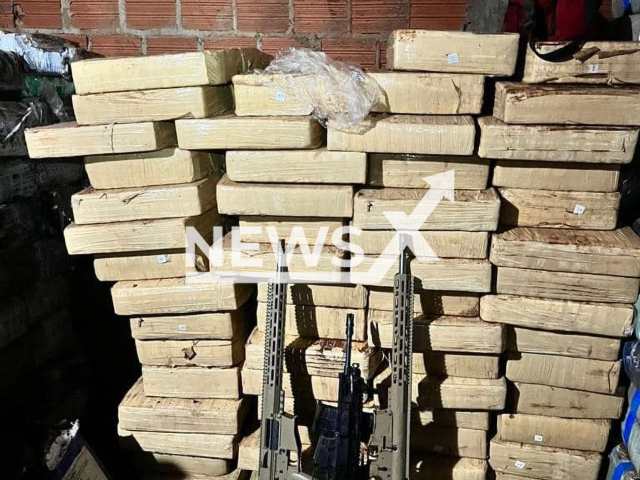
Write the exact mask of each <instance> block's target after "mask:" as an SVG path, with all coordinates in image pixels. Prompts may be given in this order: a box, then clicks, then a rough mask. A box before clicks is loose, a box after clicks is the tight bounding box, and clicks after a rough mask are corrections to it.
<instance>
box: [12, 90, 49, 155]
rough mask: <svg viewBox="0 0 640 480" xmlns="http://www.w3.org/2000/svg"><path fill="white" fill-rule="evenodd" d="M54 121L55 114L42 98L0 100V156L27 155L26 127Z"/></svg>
mask: <svg viewBox="0 0 640 480" xmlns="http://www.w3.org/2000/svg"><path fill="white" fill-rule="evenodd" d="M52 123H56V116H55V114H54V113H53V111H52V110H51V107H50V106H49V104H48V103H47V102H46V101H44V100H39V99H35V100H31V101H29V102H0V157H16V156H25V155H27V145H26V142H25V140H24V131H25V129H26V128H30V127H38V126H42V125H50V124H52Z"/></svg>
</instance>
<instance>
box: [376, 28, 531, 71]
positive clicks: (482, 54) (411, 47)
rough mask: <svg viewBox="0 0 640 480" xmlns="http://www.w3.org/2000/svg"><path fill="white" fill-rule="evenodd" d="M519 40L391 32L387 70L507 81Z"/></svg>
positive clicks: (514, 37) (466, 34) (507, 35)
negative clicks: (491, 77)
mask: <svg viewBox="0 0 640 480" xmlns="http://www.w3.org/2000/svg"><path fill="white" fill-rule="evenodd" d="M519 38H520V36H519V35H517V34H514V33H505V34H497V35H496V34H476V33H469V32H445V31H433V30H394V31H393V32H392V33H391V36H390V37H389V42H388V45H387V68H389V69H391V70H425V71H431V72H455V73H476V74H481V75H499V76H506V77H510V76H511V75H513V73H514V71H515V67H516V60H517V58H518V40H519Z"/></svg>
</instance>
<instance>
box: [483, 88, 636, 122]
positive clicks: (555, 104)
mask: <svg viewBox="0 0 640 480" xmlns="http://www.w3.org/2000/svg"><path fill="white" fill-rule="evenodd" d="M493 115H494V116H495V117H496V118H499V119H500V120H502V121H503V122H506V123H519V124H567V123H568V124H574V125H575V124H580V125H639V124H640V89H638V88H636V87H616V88H601V87H598V86H590V85H532V84H526V83H511V82H498V83H497V84H496V100H495V105H494V108H493Z"/></svg>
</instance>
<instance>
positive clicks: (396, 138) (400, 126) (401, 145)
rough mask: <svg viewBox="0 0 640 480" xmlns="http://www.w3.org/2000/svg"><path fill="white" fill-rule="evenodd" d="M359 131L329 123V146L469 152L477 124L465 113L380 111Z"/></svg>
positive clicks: (384, 150) (426, 152)
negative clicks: (340, 127)
mask: <svg viewBox="0 0 640 480" xmlns="http://www.w3.org/2000/svg"><path fill="white" fill-rule="evenodd" d="M360 129H361V130H363V131H365V133H361V132H357V133H354V132H343V131H339V130H336V129H334V128H331V125H329V129H328V137H327V145H328V148H329V150H337V151H347V152H371V153H413V154H424V155H472V154H473V149H474V145H475V136H476V127H475V123H474V121H473V119H472V118H471V117H466V116H437V115H390V116H389V115H379V116H372V117H369V118H366V119H365V120H364V121H363V122H362V124H361V125H360Z"/></svg>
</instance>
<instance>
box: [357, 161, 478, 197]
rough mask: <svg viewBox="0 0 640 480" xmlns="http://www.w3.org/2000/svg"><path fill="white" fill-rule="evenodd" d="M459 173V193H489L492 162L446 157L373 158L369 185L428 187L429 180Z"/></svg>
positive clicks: (457, 180) (456, 175)
mask: <svg viewBox="0 0 640 480" xmlns="http://www.w3.org/2000/svg"><path fill="white" fill-rule="evenodd" d="M448 170H455V188H456V189H457V190H486V188H487V184H488V180H489V161H488V160H483V159H481V158H478V157H455V156H445V155H441V156H440V155H431V156H429V155H398V154H384V153H372V154H371V155H369V175H368V180H367V184H368V185H370V186H372V187H395V188H423V189H424V188H426V187H427V184H426V182H425V181H424V178H425V177H430V176H432V175H438V174H440V173H443V172H446V171H448Z"/></svg>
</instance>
